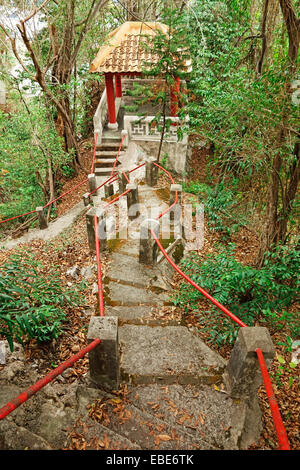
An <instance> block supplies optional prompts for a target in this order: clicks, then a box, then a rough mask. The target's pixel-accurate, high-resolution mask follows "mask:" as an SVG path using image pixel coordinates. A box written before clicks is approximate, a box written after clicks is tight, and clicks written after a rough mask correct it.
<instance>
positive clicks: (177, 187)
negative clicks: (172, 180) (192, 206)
mask: <svg viewBox="0 0 300 470" xmlns="http://www.w3.org/2000/svg"><path fill="white" fill-rule="evenodd" d="M176 192H177V204H176V205H175V206H174V207H172V209H171V210H170V212H169V213H170V220H171V221H176V222H178V221H179V220H180V213H181V193H182V186H181V184H171V188H170V206H171V205H172V204H174V202H175V197H176Z"/></svg>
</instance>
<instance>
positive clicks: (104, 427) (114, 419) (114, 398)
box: [76, 386, 217, 450]
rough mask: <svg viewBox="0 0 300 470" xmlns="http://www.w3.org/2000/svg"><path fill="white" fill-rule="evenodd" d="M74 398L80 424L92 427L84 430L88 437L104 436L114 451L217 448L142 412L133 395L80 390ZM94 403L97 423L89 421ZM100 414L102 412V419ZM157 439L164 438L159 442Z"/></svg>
mask: <svg viewBox="0 0 300 470" xmlns="http://www.w3.org/2000/svg"><path fill="white" fill-rule="evenodd" d="M76 397H77V401H78V403H79V410H78V411H79V414H80V415H81V416H82V417H81V419H80V421H81V422H84V424H86V425H87V426H91V427H90V428H89V429H88V430H86V431H87V437H92V436H94V435H96V436H97V434H98V433H99V438H100V439H101V438H102V439H103V436H104V434H105V433H106V434H107V437H108V438H109V439H112V440H113V439H114V440H115V444H117V447H116V448H120V447H121V446H122V445H123V444H125V445H126V444H127V446H128V448H135V449H139V448H140V449H155V448H157V449H161V450H171V449H202V450H204V449H207V450H213V449H216V448H217V447H216V446H214V445H212V444H210V443H209V442H208V441H206V440H205V439H203V438H202V437H201V435H200V434H199V435H193V434H192V433H189V432H188V428H183V427H180V426H177V427H176V426H174V425H173V423H172V424H170V423H169V422H164V421H163V420H162V419H161V418H160V417H159V416H156V415H155V414H153V413H149V412H148V411H147V410H146V409H145V406H147V405H146V403H145V404H144V405H142V406H141V405H140V402H138V401H137V399H136V397H135V396H134V391H133V393H132V394H131V399H128V398H127V394H126V393H125V394H124V395H123V396H122V395H119V396H118V395H114V394H110V393H106V392H105V391H103V390H101V389H91V388H86V387H83V386H79V387H78V389H77V392H76ZM147 401H149V400H147ZM94 403H98V406H99V411H100V413H99V417H100V419H99V422H95V421H93V420H92V419H91V418H89V417H88V413H89V410H90V409H92V406H93V404H94ZM137 405H138V406H137ZM101 412H103V416H102V418H101ZM159 436H163V437H162V439H160V438H159ZM86 440H87V439H86ZM112 444H113V443H112ZM130 446H131V447H130ZM134 446H135V447H134Z"/></svg>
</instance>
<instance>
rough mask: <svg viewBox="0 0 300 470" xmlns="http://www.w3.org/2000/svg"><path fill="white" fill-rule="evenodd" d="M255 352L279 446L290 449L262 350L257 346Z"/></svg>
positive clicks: (282, 448)
mask: <svg viewBox="0 0 300 470" xmlns="http://www.w3.org/2000/svg"><path fill="white" fill-rule="evenodd" d="M256 354H257V358H258V363H259V366H260V370H261V375H262V378H263V381H264V385H265V389H266V392H267V397H268V400H269V404H270V408H271V413H272V417H273V422H274V426H275V430H276V434H277V437H278V442H279V447H280V449H281V450H290V444H289V441H288V438H287V434H286V430H285V428H284V424H283V421H282V418H281V415H280V411H279V408H278V405H277V401H276V398H275V395H274V392H273V388H272V384H271V380H270V376H269V372H268V369H267V365H266V362H265V359H264V356H263V353H262V350H261V349H260V348H257V349H256Z"/></svg>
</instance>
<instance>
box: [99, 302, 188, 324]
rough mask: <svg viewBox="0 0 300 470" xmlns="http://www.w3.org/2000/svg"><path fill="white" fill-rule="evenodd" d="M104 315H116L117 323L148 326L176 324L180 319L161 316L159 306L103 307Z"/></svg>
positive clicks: (179, 322)
mask: <svg viewBox="0 0 300 470" xmlns="http://www.w3.org/2000/svg"><path fill="white" fill-rule="evenodd" d="M105 315H107V316H112V317H118V323H119V325H120V326H121V325H125V324H127V325H148V326H162V325H163V326H176V325H177V326H178V325H179V324H181V319H169V318H166V319H165V318H163V312H161V309H160V307H159V306H141V305H136V306H131V307H130V306H124V305H118V306H116V307H112V306H111V305H108V306H107V307H106V308H105Z"/></svg>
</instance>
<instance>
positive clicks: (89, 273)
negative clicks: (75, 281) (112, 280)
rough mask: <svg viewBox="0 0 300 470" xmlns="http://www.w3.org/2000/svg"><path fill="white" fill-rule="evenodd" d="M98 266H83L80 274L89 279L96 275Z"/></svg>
mask: <svg viewBox="0 0 300 470" xmlns="http://www.w3.org/2000/svg"><path fill="white" fill-rule="evenodd" d="M95 269H96V267H95V266H86V267H83V268H81V271H80V275H81V277H83V278H84V279H85V280H89V279H91V278H92V277H93V276H94V272H95Z"/></svg>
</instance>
